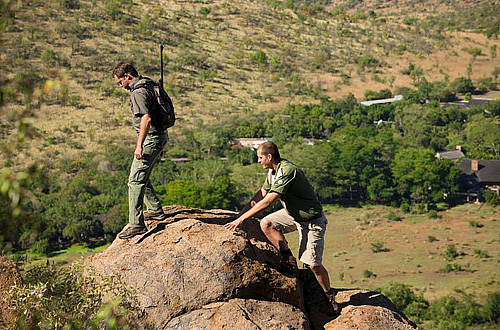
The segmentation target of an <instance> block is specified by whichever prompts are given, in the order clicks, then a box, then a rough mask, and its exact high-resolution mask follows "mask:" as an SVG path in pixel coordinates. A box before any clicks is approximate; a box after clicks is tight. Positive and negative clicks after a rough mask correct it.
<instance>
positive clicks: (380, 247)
mask: <svg viewBox="0 0 500 330" xmlns="http://www.w3.org/2000/svg"><path fill="white" fill-rule="evenodd" d="M372 251H373V253H378V252H388V251H390V250H389V249H387V248H385V247H384V243H383V242H381V241H377V242H375V243H372Z"/></svg>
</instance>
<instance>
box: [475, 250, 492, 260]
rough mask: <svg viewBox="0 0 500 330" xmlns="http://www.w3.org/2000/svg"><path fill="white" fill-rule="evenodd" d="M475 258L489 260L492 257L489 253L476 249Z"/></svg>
mask: <svg viewBox="0 0 500 330" xmlns="http://www.w3.org/2000/svg"><path fill="white" fill-rule="evenodd" d="M474 256H475V257H476V258H489V257H490V255H489V254H488V251H485V250H481V249H474Z"/></svg>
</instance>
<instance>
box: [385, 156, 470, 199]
mask: <svg viewBox="0 0 500 330" xmlns="http://www.w3.org/2000/svg"><path fill="white" fill-rule="evenodd" d="M392 173H393V176H394V180H395V182H396V189H397V192H398V193H399V194H400V195H401V197H402V198H404V199H407V200H410V201H412V202H413V203H415V204H418V203H424V204H425V205H426V206H427V208H428V206H429V204H430V203H433V202H438V201H442V200H444V199H445V197H444V196H445V194H449V193H453V192H455V191H456V190H457V189H458V179H459V175H460V170H459V169H458V167H457V166H456V165H455V164H454V163H453V162H451V161H448V160H440V159H437V158H436V157H435V153H434V151H432V150H430V149H423V148H405V149H401V150H400V151H399V152H398V153H397V154H396V156H395V158H394V162H393V163H392Z"/></svg>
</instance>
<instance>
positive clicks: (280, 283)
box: [88, 207, 307, 329]
mask: <svg viewBox="0 0 500 330" xmlns="http://www.w3.org/2000/svg"><path fill="white" fill-rule="evenodd" d="M165 211H166V212H167V213H169V215H170V216H169V218H168V219H167V220H166V221H164V222H153V223H148V228H149V231H148V232H147V233H146V234H144V235H142V236H136V237H134V238H132V239H128V240H121V239H116V240H115V241H114V242H113V243H112V244H111V246H110V247H109V248H108V249H106V250H105V251H104V252H101V253H98V254H95V255H93V256H92V257H90V258H89V259H88V264H89V265H90V266H91V268H92V269H93V271H95V273H97V274H98V275H100V276H103V277H107V276H119V277H120V279H121V280H122V281H123V282H124V283H125V284H126V285H127V286H128V287H131V288H133V289H134V291H135V293H136V296H137V299H138V302H139V305H140V308H141V309H142V311H143V315H144V319H145V321H146V322H147V323H148V324H150V325H151V326H153V327H154V328H158V329H163V328H165V327H167V328H172V329H174V328H178V329H184V328H185V329H190V328H192V322H194V320H195V319H199V320H200V322H201V323H203V322H208V321H207V320H206V321H203V319H204V317H205V318H210V317H211V316H210V317H209V315H211V314H214V315H219V316H220V317H219V319H220V322H222V321H223V320H224V319H226V322H227V324H228V325H231V326H232V325H233V324H234V322H236V321H237V320H239V321H238V322H244V320H243V319H241V317H242V316H241V315H242V313H243V315H244V316H243V318H244V319H250V320H252V319H256V318H258V319H262V318H264V319H265V318H266V317H265V316H263V314H265V312H266V311H267V313H268V315H267V318H268V319H270V320H271V321H269V322H268V323H266V324H277V325H276V327H275V328H276V329H305V328H307V321H306V318H305V315H304V313H302V312H301V310H300V308H301V301H302V299H301V296H300V290H299V289H298V280H297V278H296V277H295V276H290V275H286V274H283V273H281V272H279V271H278V270H276V268H277V267H276V266H277V265H279V264H278V260H279V259H278V255H277V252H276V250H275V249H274V248H273V247H272V246H271V245H270V244H269V243H268V241H267V240H266V239H265V237H264V236H263V235H262V233H261V231H260V228H259V226H258V223H257V221H256V220H251V221H248V222H246V224H245V227H244V228H243V230H242V231H241V232H238V233H233V232H230V231H227V230H225V229H224V228H223V226H222V224H224V223H226V222H228V221H229V220H230V219H231V217H233V216H234V213H233V212H228V211H224V210H210V211H206V210H205V211H203V210H196V209H188V208H172V207H171V208H168V209H166V210H165ZM238 298H239V299H238ZM249 299H252V302H250V301H248V302H246V301H245V300H249ZM214 302H225V304H224V305H223V306H221V307H218V308H217V309H216V310H215V309H214V308H208V309H207V307H206V306H207V305H208V306H210V304H212V303H214ZM235 306H246V307H245V308H243V307H241V308H235ZM278 310H279V311H281V313H282V314H283V315H285V314H288V315H287V317H282V318H279V317H277V318H275V317H273V316H272V315H275V314H273V313H275V311H278ZM242 311H244V312H242ZM286 311H293V313H286ZM193 313H194V314H193ZM231 313H234V315H232V314H231ZM230 314H231V315H230ZM252 314H256V315H259V316H258V317H257V316H252ZM190 315H197V317H195V318H193V317H192V316H190ZM203 315H204V316H203ZM245 315H246V316H245ZM202 316H203V317H202ZM222 316H223V317H222ZM174 318H176V319H175V320H174ZM215 319H218V318H217V317H216V318H215ZM280 319H282V321H279V322H278V321H276V322H275V321H273V320H280ZM210 322H211V321H210ZM273 322H274V323H273ZM184 323H185V324H189V326H186V327H184V328H183V327H181V326H179V327H175V326H171V324H184ZM226 327H227V325H226ZM194 328H196V327H194ZM201 328H202V329H203V328H204V327H201ZM218 328H219V327H218V326H217V327H215V328H214V329H218ZM264 328H266V329H267V328H268V327H267V326H264ZM243 329H248V327H246V326H244V327H243Z"/></svg>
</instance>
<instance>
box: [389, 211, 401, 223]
mask: <svg viewBox="0 0 500 330" xmlns="http://www.w3.org/2000/svg"><path fill="white" fill-rule="evenodd" d="M387 220H389V221H401V217H400V216H399V215H397V214H396V213H394V212H389V214H387Z"/></svg>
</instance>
